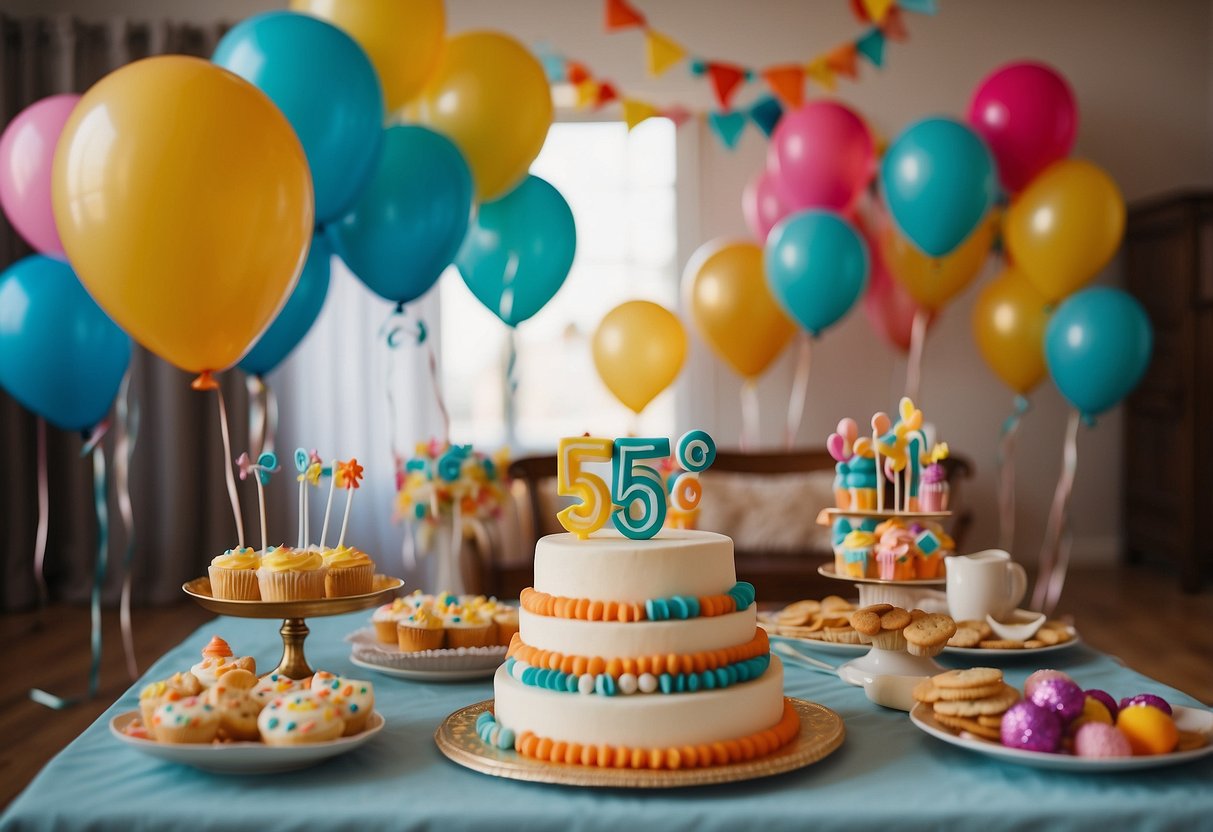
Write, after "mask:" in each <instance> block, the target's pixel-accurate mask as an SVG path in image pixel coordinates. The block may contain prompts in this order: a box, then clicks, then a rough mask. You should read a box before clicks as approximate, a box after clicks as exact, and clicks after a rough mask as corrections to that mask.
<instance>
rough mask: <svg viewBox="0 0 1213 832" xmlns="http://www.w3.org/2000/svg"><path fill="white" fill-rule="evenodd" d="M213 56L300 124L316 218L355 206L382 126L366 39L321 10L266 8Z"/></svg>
mask: <svg viewBox="0 0 1213 832" xmlns="http://www.w3.org/2000/svg"><path fill="white" fill-rule="evenodd" d="M211 60H212V61H213V62H214V63H216V64H218V65H219V66H221V67H223V68H224V69H227V70H230V71H231V72H234V73H236V74H237V75H239V76H240V77H241V78H243V79H245V80H246V81H248V82H250V83H251V84H252V85H253V86H255V87H257V88H258V89H259V90H261V91H262V92H264V93H265V94H266V95H267V96H269V98H270V100H271V101H273V102H274V103H275V104H277V105H278V109H280V110H282V113H283V115H285V116H286V119H287V121H289V122H290V123H291V126H292V127H294V128H295V133H296V134H297V135H298V136H299V142H300V143H301V144H302V145H303V152H304V153H305V154H306V155H307V163H308V165H309V166H311V169H312V184H313V186H314V189H315V192H316V222H317V223H324V222H328V221H329V220H333V219H336V218H337V217H339V216H341V215H342V214H344V213H345V212H346V211H347V210H349V208H350V206H351V205H352V204H353V202H354V200H355V199H356V198H357V196H358V193H359V192H360V191H361V190H362V187H363V185H365V184H366V181H367V179H369V178H370V175H371V171H372V170H374V167H375V160H376V158H377V155H378V152H379V141H380V136H381V133H382V131H383V90H382V89H381V88H380V86H379V76H378V75H377V74H376V72H375V68H374V66H372V64H371V61H370V59H369V58H368V57H367V56H366V53H365V52H363V51H362V47H361V46H359V45H358V43H357V42H356V41H355V40H354V39H353V38H351V37H350V36H349V35H347V34H346V33H345V32H343V31H342V30H341V29H338V28H337V27H336V26H333V25H332V24H330V23H326V22H325V21H323V20H321V19H319V18H317V17H311V16H310V15H305V14H295V13H293V12H285V11H283V12H268V13H266V14H259V15H256V16H255V17H250V18H248V19H247V20H244V21H241V22H240V23H237V24H236V25H235V26H233V27H232V28H231V29H230V30H229V31H228V33H227V34H226V35H224V36H223V39H222V40H220V41H219V45H218V46H217V47H215V54H214V55H213V56H211Z"/></svg>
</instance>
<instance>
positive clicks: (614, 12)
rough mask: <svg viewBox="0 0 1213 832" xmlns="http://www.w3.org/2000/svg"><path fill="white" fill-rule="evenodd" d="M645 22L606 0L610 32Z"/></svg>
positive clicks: (623, 3) (622, 4)
mask: <svg viewBox="0 0 1213 832" xmlns="http://www.w3.org/2000/svg"><path fill="white" fill-rule="evenodd" d="M877 22H879V21H877ZM644 24H645V19H644V15H643V14H641V13H640V12H639V11H638V10H637V9H635V8H633V7H632V4H631V3H629V2H628V1H627V0H606V30H607V31H608V32H618V31H619V30H620V29H634V28H636V27H637V26H643V25H644Z"/></svg>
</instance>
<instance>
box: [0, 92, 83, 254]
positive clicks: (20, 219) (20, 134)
mask: <svg viewBox="0 0 1213 832" xmlns="http://www.w3.org/2000/svg"><path fill="white" fill-rule="evenodd" d="M79 100H80V96H78V95H52V96H51V97H50V98H43V99H42V100H41V101H36V102H34V103H33V104H31V105H29V106H28V107H26V108H25V109H24V110H22V111H21V112H20V113H18V114H17V117H16V118H14V119H13V120H12V121H11V122H9V125H8V127H6V128H5V130H4V133H3V134H2V135H0V208H3V209H4V215H5V216H6V217H8V221H9V222H11V223H12V224H13V227H14V228H16V229H17V233H18V234H20V235H21V236H22V237H24V238H25V241H26V242H27V243H29V244H30V245H31V246H33V247H34V248H35V249H37V250H38V251H40V252H42V253H43V254H49V255H51V256H52V257H58V258H59V259H60V260H65V259H67V258H66V255H64V253H63V243H61V242H59V229H58V228H56V227H55V213H54V211H53V210H52V209H51V163H52V162H53V161H54V159H55V146H56V145H57V144H58V143H59V134H60V133H62V132H63V125H64V124H65V123H66V122H67V117H68V116H69V115H71V113H72V110H73V109H75V107H76V102H77V101H79Z"/></svg>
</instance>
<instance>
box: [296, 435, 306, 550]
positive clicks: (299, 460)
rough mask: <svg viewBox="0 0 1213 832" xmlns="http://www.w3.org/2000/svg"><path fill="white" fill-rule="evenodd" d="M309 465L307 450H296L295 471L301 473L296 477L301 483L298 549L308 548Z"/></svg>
mask: <svg viewBox="0 0 1213 832" xmlns="http://www.w3.org/2000/svg"><path fill="white" fill-rule="evenodd" d="M308 464H309V460H308V455H307V450H306V449H304V448H296V449H295V470H296V471H298V472H299V476H297V477H295V479H296V480H298V481H299V543H298V548H300V549H304V548H307V498H306V492H307V467H308Z"/></svg>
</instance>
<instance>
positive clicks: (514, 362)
mask: <svg viewBox="0 0 1213 832" xmlns="http://www.w3.org/2000/svg"><path fill="white" fill-rule="evenodd" d="M508 329H509V332H508V333H507V339H508V340H507V342H506V343H507V346H506V349H507V353H508V357H507V358H506V362H505V424H506V437H505V441H506V445H507V446H509V447H513V446H514V445H516V444H517V442H518V435H517V434H518V430H517V423H518V415H517V413H516V407H517V393H518V331H517V330H516V329H514V327H512V326H511V327H509V328H508Z"/></svg>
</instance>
